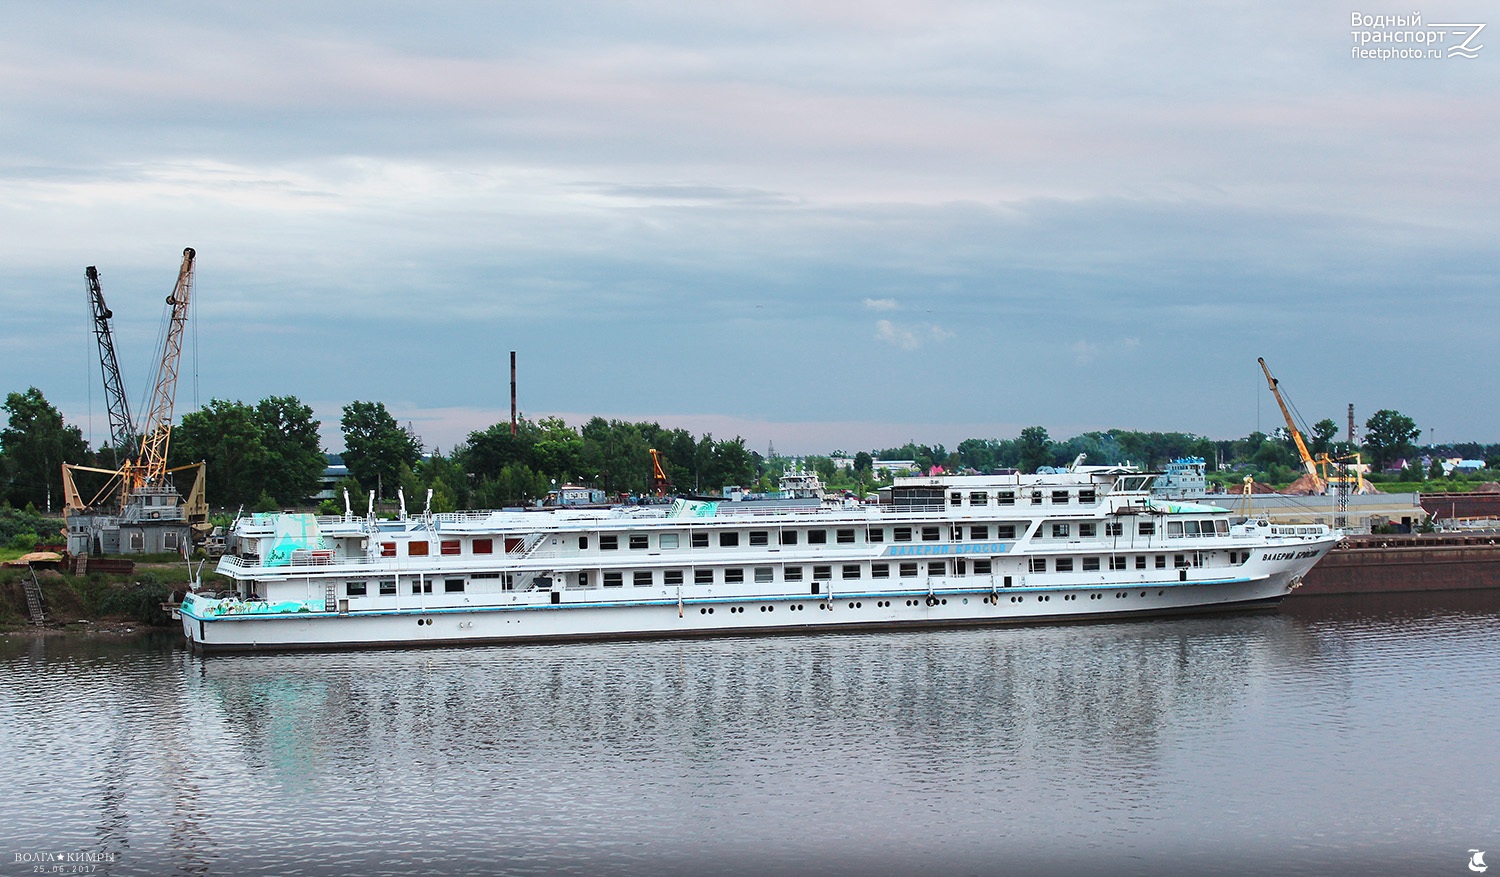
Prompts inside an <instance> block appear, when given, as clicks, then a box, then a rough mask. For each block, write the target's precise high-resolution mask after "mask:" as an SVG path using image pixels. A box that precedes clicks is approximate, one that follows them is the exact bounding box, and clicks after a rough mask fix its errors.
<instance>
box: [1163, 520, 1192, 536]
mask: <svg viewBox="0 0 1500 877" xmlns="http://www.w3.org/2000/svg"><path fill="white" fill-rule="evenodd" d="M1191 523H1192V524H1193V529H1194V530H1197V529H1198V526H1197V525H1198V522H1197V521H1192V522H1191ZM1193 535H1194V536H1196V535H1198V534H1197V533H1194V534H1193ZM1181 537H1182V521H1168V522H1167V538H1168V539H1179V538H1181Z"/></svg>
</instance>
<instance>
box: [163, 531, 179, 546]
mask: <svg viewBox="0 0 1500 877" xmlns="http://www.w3.org/2000/svg"><path fill="white" fill-rule="evenodd" d="M161 547H163V548H176V547H177V531H176V530H167V531H166V532H165V533H162V534H161Z"/></svg>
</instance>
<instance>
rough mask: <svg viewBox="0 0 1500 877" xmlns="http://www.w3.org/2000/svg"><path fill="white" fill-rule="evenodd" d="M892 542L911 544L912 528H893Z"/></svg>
mask: <svg viewBox="0 0 1500 877" xmlns="http://www.w3.org/2000/svg"><path fill="white" fill-rule="evenodd" d="M891 541H893V542H910V541H911V528H910V527H892V528H891Z"/></svg>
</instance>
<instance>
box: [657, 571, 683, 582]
mask: <svg viewBox="0 0 1500 877" xmlns="http://www.w3.org/2000/svg"><path fill="white" fill-rule="evenodd" d="M661 583H662V584H664V585H680V584H682V570H680V569H664V570H662V571H661Z"/></svg>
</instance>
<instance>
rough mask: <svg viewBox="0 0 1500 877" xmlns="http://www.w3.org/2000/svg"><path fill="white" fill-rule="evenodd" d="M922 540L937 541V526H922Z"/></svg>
mask: <svg viewBox="0 0 1500 877" xmlns="http://www.w3.org/2000/svg"><path fill="white" fill-rule="evenodd" d="M922 541H923V542H936V541H938V528H937V527H923V528H922Z"/></svg>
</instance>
